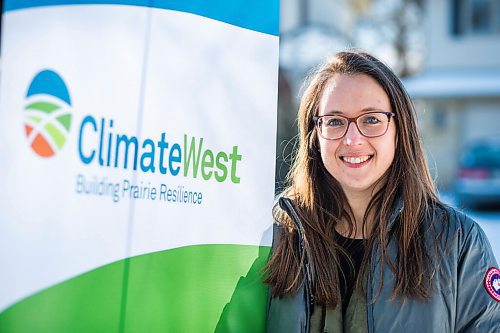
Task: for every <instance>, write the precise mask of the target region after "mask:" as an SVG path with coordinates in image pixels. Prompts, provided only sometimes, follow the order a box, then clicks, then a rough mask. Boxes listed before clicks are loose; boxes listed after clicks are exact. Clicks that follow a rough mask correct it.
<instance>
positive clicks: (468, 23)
mask: <svg viewBox="0 0 500 333" xmlns="http://www.w3.org/2000/svg"><path fill="white" fill-rule="evenodd" d="M452 20H453V22H452V34H453V35H456V36H461V35H462V36H463V35H490V34H500V0H452Z"/></svg>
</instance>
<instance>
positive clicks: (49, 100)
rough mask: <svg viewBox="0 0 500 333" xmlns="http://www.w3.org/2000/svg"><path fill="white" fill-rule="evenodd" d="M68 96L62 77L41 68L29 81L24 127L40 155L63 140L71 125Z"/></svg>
mask: <svg viewBox="0 0 500 333" xmlns="http://www.w3.org/2000/svg"><path fill="white" fill-rule="evenodd" d="M70 107H71V100H70V97H69V92H68V89H67V87H66V85H65V84H64V81H63V79H62V78H61V77H60V76H59V75H58V74H57V73H55V72H54V71H51V70H44V71H41V72H40V73H38V74H37V75H36V76H35V78H34V79H33V81H32V82H31V84H30V86H29V88H28V93H27V94H26V106H25V108H24V111H25V124H24V128H25V131H26V136H27V138H28V143H29V144H30V146H31V148H32V149H33V150H34V152H35V153H36V154H38V155H40V156H42V157H51V156H54V155H55V154H56V152H57V151H59V150H61V149H62V147H63V146H64V144H65V143H66V138H67V136H68V134H69V129H70V126H71V113H70Z"/></svg>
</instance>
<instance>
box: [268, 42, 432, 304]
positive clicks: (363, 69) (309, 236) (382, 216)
mask: <svg viewBox="0 0 500 333" xmlns="http://www.w3.org/2000/svg"><path fill="white" fill-rule="evenodd" d="M334 74H346V75H354V74H365V75H368V76H370V77H372V78H373V79H375V80H376V81H377V82H378V84H379V85H380V86H381V87H382V88H383V89H384V91H385V93H386V94H387V96H388V97H389V101H390V104H391V109H392V110H391V111H392V112H394V113H395V114H396V117H395V118H394V121H395V125H396V133H397V134H396V151H395V156H394V160H393V163H392V164H391V166H390V167H389V169H388V170H387V171H386V173H385V175H384V176H383V177H382V179H381V183H380V186H379V189H378V191H377V192H376V193H374V194H373V197H372V199H371V201H370V203H369V205H368V207H367V210H366V213H365V215H364V219H363V223H364V225H366V221H367V219H368V217H369V218H370V219H373V221H372V222H373V227H372V229H371V232H370V234H369V235H368V238H367V241H366V249H367V250H366V251H365V255H364V258H363V260H362V264H361V269H360V272H359V274H358V280H357V283H356V287H357V288H363V281H364V279H363V277H364V276H365V274H366V273H370V274H368V277H369V278H370V277H371V276H372V273H373V272H371V271H370V270H369V269H368V267H370V262H371V260H372V259H373V258H372V256H371V253H372V251H373V249H374V248H375V247H377V248H378V251H377V253H378V254H379V257H377V260H380V265H379V267H380V274H381V278H380V282H379V286H378V288H379V291H380V290H381V288H382V285H383V275H382V274H383V267H384V266H385V265H388V266H389V267H390V269H391V270H392V272H393V274H394V276H395V285H394V290H393V297H396V296H403V297H412V298H420V299H427V298H429V297H430V290H431V288H432V268H431V256H430V253H429V251H428V250H429V249H428V248H427V247H426V245H425V241H424V237H423V234H424V233H426V232H428V230H429V229H431V228H432V227H428V226H427V225H424V221H429V220H430V219H431V218H432V216H431V215H432V214H433V209H432V206H433V205H435V204H438V205H440V201H439V199H438V198H437V195H436V191H435V188H434V185H433V182H432V179H431V177H430V174H429V171H428V168H427V165H426V162H425V158H424V154H423V150H422V147H421V143H420V137H419V134H418V131H417V121H416V115H415V109H414V106H413V103H412V101H411V99H410V97H409V96H408V94H407V92H406V91H405V89H404V87H403V85H402V83H401V81H400V80H399V79H398V78H397V76H396V75H395V74H394V73H393V72H392V71H391V70H390V69H389V68H388V67H387V66H386V65H385V64H383V63H382V62H381V61H379V60H378V59H376V58H375V57H373V56H371V55H369V54H367V53H365V52H361V51H358V50H349V51H345V52H340V53H338V54H337V55H336V56H335V57H333V58H332V59H330V60H329V61H327V62H326V63H325V64H324V65H323V66H322V67H321V68H320V69H319V70H317V71H316V72H315V73H314V75H313V76H312V78H311V80H310V83H309V85H308V87H307V89H306V90H305V92H304V94H303V96H302V100H301V104H300V109H299V112H298V127H299V134H298V139H299V147H298V149H297V151H296V156H295V159H294V164H293V166H292V169H291V170H290V173H289V175H288V179H287V181H288V185H287V188H286V189H285V190H284V191H283V193H282V195H284V196H287V197H289V198H291V199H292V200H293V202H294V206H295V208H296V210H297V213H298V215H299V216H300V218H301V220H302V224H303V227H304V235H305V237H304V238H305V239H304V244H305V248H307V249H308V251H310V255H311V257H312V264H313V265H314V267H315V270H316V279H315V281H314V282H315V283H314V284H315V288H314V298H315V301H316V302H317V303H319V304H326V305H327V306H333V307H335V306H336V305H337V304H338V303H339V302H340V292H339V282H338V281H339V279H341V278H344V277H343V276H342V272H341V270H340V269H339V267H340V266H339V257H340V256H346V257H347V258H349V255H348V253H345V251H343V250H342V248H341V247H339V246H338V244H337V242H336V240H335V238H336V237H335V232H334V230H335V225H336V224H337V223H339V221H341V220H346V221H347V222H348V225H349V227H350V230H351V231H352V230H353V228H354V223H353V220H354V218H353V214H352V211H351V209H350V206H349V204H348V202H347V198H346V196H345V194H344V192H343V191H342V189H341V187H340V185H339V183H338V182H337V180H336V179H335V178H333V177H332V176H331V175H330V174H329V173H328V171H327V170H326V168H325V167H324V165H323V162H322V159H321V155H320V152H319V149H318V148H319V143H318V134H317V132H316V128H315V126H314V123H313V117H314V116H316V115H317V114H318V109H319V103H320V100H321V97H322V94H323V92H324V90H325V87H326V86H327V84H328V82H329V80H330V78H331V77H332V76H333V75H334ZM398 201H402V202H403V203H404V207H403V208H402V210H401V212H400V214H399V215H398V217H397V218H396V220H395V221H394V223H393V225H392V228H391V229H390V230H389V226H388V221H389V219H390V215H391V212H393V210H394V207H395V206H396V205H397V203H398ZM273 216H274V218H275V220H276V222H277V223H278V224H281V226H282V229H283V232H282V235H281V237H280V241H279V243H278V244H276V245H275V248H274V251H273V255H272V256H271V259H270V261H269V263H268V265H267V267H266V271H267V274H268V277H267V279H266V282H267V283H268V284H270V286H271V295H272V297H278V296H283V295H290V294H294V293H296V292H297V291H298V289H299V288H300V286H301V285H302V283H303V282H304V278H303V276H302V274H301V273H300V272H301V269H302V267H301V266H302V265H303V261H301V260H300V258H299V257H300V256H299V255H300V254H298V253H297V250H296V249H297V242H298V236H297V232H296V230H295V227H294V224H293V223H292V221H291V220H290V217H289V216H288V215H287V214H286V213H284V212H283V211H282V210H281V209H279V207H277V206H276V207H275V208H274V210H273ZM363 230H364V228H363ZM391 235H392V236H391ZM391 237H393V238H392V239H393V241H395V242H396V244H397V248H398V252H397V256H396V257H393V258H391V257H390V255H389V253H388V250H387V249H388V243H389V240H390V238H391ZM436 239H437V238H436Z"/></svg>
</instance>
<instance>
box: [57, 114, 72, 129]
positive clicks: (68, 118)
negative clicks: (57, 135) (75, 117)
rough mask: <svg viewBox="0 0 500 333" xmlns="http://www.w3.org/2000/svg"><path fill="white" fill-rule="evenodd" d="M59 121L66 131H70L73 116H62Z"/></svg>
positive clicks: (58, 118)
mask: <svg viewBox="0 0 500 333" xmlns="http://www.w3.org/2000/svg"><path fill="white" fill-rule="evenodd" d="M57 120H58V121H59V122H60V123H61V125H63V126H64V128H65V129H66V130H68V131H69V126H70V124H71V114H69V113H67V114H63V115H62V116H59V117H57Z"/></svg>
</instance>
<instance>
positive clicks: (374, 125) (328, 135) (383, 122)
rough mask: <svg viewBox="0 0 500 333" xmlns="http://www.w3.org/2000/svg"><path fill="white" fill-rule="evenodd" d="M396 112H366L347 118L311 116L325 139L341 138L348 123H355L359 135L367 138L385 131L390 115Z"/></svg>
mask: <svg viewBox="0 0 500 333" xmlns="http://www.w3.org/2000/svg"><path fill="white" fill-rule="evenodd" d="M395 116H396V114H395V113H392V112H368V113H363V114H362V115H359V116H357V117H355V118H348V117H343V116H338V115H324V116H318V117H313V121H314V123H315V124H316V127H317V129H318V132H319V134H320V135H321V137H322V138H324V139H327V140H336V139H340V138H342V137H343V136H344V135H345V134H346V133H347V129H348V128H349V125H350V124H351V123H355V124H356V127H357V128H358V131H359V133H361V135H363V136H365V137H368V138H375V137H377V136H382V135H384V134H385V133H386V132H387V129H388V128H389V123H390V121H391V117H395Z"/></svg>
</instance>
